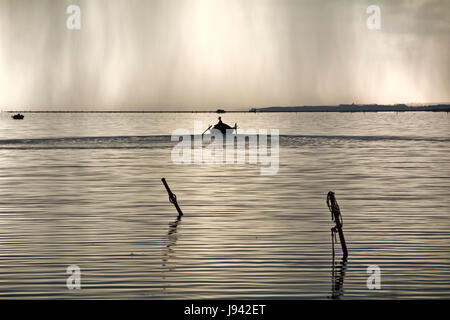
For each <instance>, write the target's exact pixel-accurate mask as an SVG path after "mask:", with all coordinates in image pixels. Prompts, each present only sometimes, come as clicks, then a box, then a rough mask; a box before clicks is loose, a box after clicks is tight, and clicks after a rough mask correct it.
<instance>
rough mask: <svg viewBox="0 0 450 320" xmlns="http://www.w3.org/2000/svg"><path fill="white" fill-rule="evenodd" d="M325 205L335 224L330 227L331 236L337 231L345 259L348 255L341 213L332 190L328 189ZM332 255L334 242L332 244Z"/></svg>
mask: <svg viewBox="0 0 450 320" xmlns="http://www.w3.org/2000/svg"><path fill="white" fill-rule="evenodd" d="M327 205H328V208H329V209H330V212H331V218H332V220H333V221H334V222H335V223H336V226H334V227H333V228H331V232H332V235H331V236H332V237H333V235H334V234H335V233H336V232H337V233H338V234H339V240H340V242H341V246H342V251H343V252H344V256H343V259H344V260H346V259H347V257H348V250H347V244H346V243H345V238H344V232H343V231H342V215H341V210H340V209H339V205H338V204H337V201H336V197H335V196H334V192H332V191H330V192H328V195H327ZM333 255H334V244H333Z"/></svg>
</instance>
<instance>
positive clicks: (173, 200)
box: [161, 178, 183, 216]
mask: <svg viewBox="0 0 450 320" xmlns="http://www.w3.org/2000/svg"><path fill="white" fill-rule="evenodd" d="M161 181H162V183H163V184H164V187H166V190H167V193H168V194H169V201H170V203H172V204H173V205H174V206H175V208H176V209H177V211H178V216H182V215H183V212H182V211H181V209H180V207H179V206H178V202H177V196H176V195H175V194H174V193H173V192H172V191H171V190H170V188H169V185H168V184H167V182H166V179H164V178H162V179H161Z"/></svg>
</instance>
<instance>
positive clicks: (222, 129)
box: [213, 117, 234, 134]
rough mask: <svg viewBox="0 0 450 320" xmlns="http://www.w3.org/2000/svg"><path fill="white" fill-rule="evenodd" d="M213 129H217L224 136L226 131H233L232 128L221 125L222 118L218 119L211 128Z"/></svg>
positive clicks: (224, 124)
mask: <svg viewBox="0 0 450 320" xmlns="http://www.w3.org/2000/svg"><path fill="white" fill-rule="evenodd" d="M213 129H217V130H219V131H220V132H222V134H226V131H227V130H229V129H234V128H232V127H230V126H229V125H227V124H226V123H223V122H222V117H219V122H218V123H217V124H216V125H215V126H214V127H213Z"/></svg>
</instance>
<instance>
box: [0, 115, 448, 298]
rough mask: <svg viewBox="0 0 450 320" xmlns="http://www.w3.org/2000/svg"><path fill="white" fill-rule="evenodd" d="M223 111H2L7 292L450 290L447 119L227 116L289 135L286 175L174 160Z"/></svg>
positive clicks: (242, 294)
mask: <svg viewBox="0 0 450 320" xmlns="http://www.w3.org/2000/svg"><path fill="white" fill-rule="evenodd" d="M216 118H217V115H215V114H212V113H210V114H208V113H193V114H150V113H142V114H141V113H139V114H138V113H133V114H70V113H68V114H54V113H50V114H32V113H30V114H25V119H24V120H22V121H20V120H12V119H11V114H9V113H5V112H3V113H1V114H0V298H68V299H75V298H87V299H93V298H104V299H118V298H137V299H218V298H227V299H247V298H250V299H251V298H258V299H328V298H330V297H332V296H339V297H340V298H341V299H355V298H358V299H360V298H362V299H380V298H395V299H397V298H398V299H405V298H447V299H448V298H450V217H449V214H450V200H449V199H450V191H449V190H450V178H449V174H450V151H449V150H450V130H449V128H450V117H449V115H448V114H447V113H398V114H397V113H365V114H364V113H353V114H351V113H341V114H340V113H264V114H253V113H229V114H225V115H223V120H224V121H225V122H227V123H230V124H234V123H235V122H237V123H238V125H239V127H240V128H242V129H239V130H246V129H250V128H254V129H257V130H259V129H279V130H280V135H281V136H280V159H279V160H280V164H279V171H278V173H277V174H275V175H261V171H260V169H261V167H262V165H260V164H248V163H246V164H204V163H203V164H183V165H176V164H174V163H172V161H171V152H172V149H173V147H174V146H175V144H176V143H177V142H172V141H171V140H170V135H171V133H172V132H173V131H174V130H175V129H179V128H184V129H187V130H189V131H191V132H193V126H194V120H198V121H203V125H204V128H205V129H206V128H207V126H208V125H209V124H212V123H214V122H216V121H217V119H216ZM162 177H165V178H166V179H167V181H168V183H169V185H170V187H171V188H172V190H173V192H174V193H176V195H177V197H178V200H179V204H180V206H181V208H182V210H183V211H184V216H183V217H182V218H181V219H180V220H178V219H177V213H176V211H175V208H174V207H173V205H172V204H171V203H169V201H168V196H167V192H166V190H165V189H164V186H163V185H162V183H161V180H160V179H161V178H162ZM330 190H333V191H334V192H335V193H336V198H337V200H338V203H339V205H340V207H341V211H342V214H343V218H344V234H345V237H346V240H347V244H348V247H349V259H348V262H347V264H346V269H345V273H344V274H342V272H340V270H341V269H340V268H339V267H337V268H336V269H335V270H334V271H337V272H336V273H337V277H338V279H343V285H342V287H341V288H336V286H335V284H334V282H335V280H336V279H333V277H332V276H333V268H332V265H333V264H332V248H331V235H330V228H331V227H332V226H333V224H332V222H331V220H330V217H331V216H330V212H329V211H328V208H327V206H326V203H325V200H326V195H327V192H328V191H330ZM336 253H337V256H336V261H335V263H336V264H337V265H339V264H340V257H341V249H340V246H339V244H338V245H337V246H336ZM69 265H78V266H79V267H80V269H81V289H80V290H69V289H68V288H67V286H66V280H67V278H68V277H69V276H70V275H69V274H67V273H66V269H67V267H68V266H69ZM370 265H377V266H379V267H380V269H381V289H380V290H369V289H368V288H367V284H366V281H367V279H368V277H369V274H367V267H368V266H370ZM338 281H339V280H338ZM333 288H335V289H336V290H334V292H333Z"/></svg>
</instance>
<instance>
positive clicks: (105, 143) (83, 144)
mask: <svg viewBox="0 0 450 320" xmlns="http://www.w3.org/2000/svg"><path fill="white" fill-rule="evenodd" d="M232 137H234V138H237V139H244V140H246V141H248V140H251V139H252V138H256V139H261V138H262V136H261V135H245V134H237V135H236V134H233V135H232ZM185 138H190V139H191V140H192V141H196V140H197V141H198V140H200V141H206V142H209V141H211V138H212V136H211V135H210V134H205V135H190V136H187V137H185ZM263 138H264V139H267V140H270V138H271V137H270V135H269V136H264V137H263ZM180 139H181V138H180V137H172V136H170V135H150V136H96V137H91V136H86V137H58V138H45V137H44V138H29V139H0V149H24V150H27V149H154V148H171V147H173V146H174V145H175V144H177V143H178V142H179V141H180ZM224 141H225V136H224ZM352 141H353V142H363V143H364V142H367V143H370V142H378V141H405V142H408V141H411V142H414V141H421V142H423V141H425V142H430V143H448V142H450V138H445V137H428V138H425V137H407V136H327V135H280V136H279V144H280V146H282V147H302V146H307V145H317V143H320V144H330V145H331V144H335V143H342V142H352ZM193 147H194V143H193Z"/></svg>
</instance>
